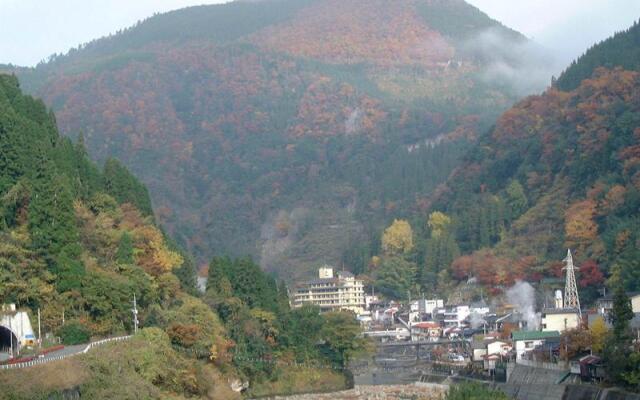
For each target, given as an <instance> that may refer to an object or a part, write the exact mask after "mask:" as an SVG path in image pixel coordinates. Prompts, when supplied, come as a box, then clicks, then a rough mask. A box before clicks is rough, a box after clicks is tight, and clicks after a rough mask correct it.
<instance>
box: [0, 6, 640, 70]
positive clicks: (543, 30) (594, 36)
mask: <svg viewBox="0 0 640 400" xmlns="http://www.w3.org/2000/svg"><path fill="white" fill-rule="evenodd" d="M344 1H349V0H344ZM390 1H392V0H390ZM468 1H469V2H470V3H472V4H474V5H475V6H477V7H478V8H480V9H481V10H483V11H485V12H486V13H487V14H489V16H491V17H493V18H495V19H497V20H499V21H501V22H502V23H504V24H505V25H507V26H509V27H511V28H514V29H516V30H518V31H520V32H522V33H523V34H525V35H526V36H528V37H530V38H533V39H534V40H535V41H537V42H538V43H540V44H541V45H543V46H545V47H547V48H549V49H551V50H552V51H554V53H556V54H558V55H559V56H560V57H561V58H563V59H564V60H567V61H568V60H571V59H573V58H575V57H576V56H578V55H580V54H581V53H582V52H584V50H586V48H587V47H589V46H590V45H591V44H593V43H594V42H596V41H599V40H602V39H604V38H606V37H607V36H610V35H611V34H613V33H614V32H615V31H619V30H622V29H624V28H627V27H628V26H630V25H631V24H632V23H633V21H634V20H637V19H638V18H640V0H468ZM224 2H225V1H224V0H209V1H207V0H0V63H13V64H15V65H34V64H36V63H37V62H38V61H40V60H42V59H43V58H46V57H47V56H49V55H51V54H53V53H63V52H66V51H67V50H69V48H71V47H75V46H77V45H78V44H80V43H85V42H88V41H90V40H92V39H95V38H98V37H101V36H104V35H107V34H109V33H112V32H115V31H117V30H118V29H122V28H125V27H128V26H130V25H132V24H134V23H135V22H136V21H138V20H140V19H144V18H146V17H148V16H151V15H152V14H153V13H155V12H164V11H169V10H173V9H177V8H182V7H187V6H191V5H197V4H203V3H206V4H212V3H224Z"/></svg>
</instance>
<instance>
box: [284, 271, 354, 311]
mask: <svg viewBox="0 0 640 400" xmlns="http://www.w3.org/2000/svg"><path fill="white" fill-rule="evenodd" d="M293 296H294V297H293V306H294V307H302V306H303V305H304V304H313V305H316V306H318V307H320V311H322V312H324V311H337V310H349V311H353V312H354V313H356V314H362V312H363V311H364V308H365V299H364V283H363V282H362V281H361V280H359V279H356V278H355V277H354V276H353V274H351V273H350V272H346V271H340V272H338V273H337V274H336V276H334V274H333V268H332V267H330V266H327V265H325V266H323V267H321V268H320V269H319V270H318V278H317V279H314V280H311V281H309V282H306V283H304V284H302V285H299V286H298V287H297V288H296V290H295V292H294V295H293Z"/></svg>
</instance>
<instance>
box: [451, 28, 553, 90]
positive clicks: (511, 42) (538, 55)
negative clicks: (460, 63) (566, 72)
mask: <svg viewBox="0 0 640 400" xmlns="http://www.w3.org/2000/svg"><path fill="white" fill-rule="evenodd" d="M462 51H463V52H464V53H465V54H467V55H469V56H470V57H472V59H474V60H475V61H476V62H478V63H479V64H480V65H482V67H481V71H480V79H481V81H482V82H484V83H486V84H488V85H491V86H498V87H500V86H502V87H506V88H508V89H509V90H510V91H511V92H512V93H513V94H515V95H518V96H526V95H531V94H535V93H539V92H541V91H542V90H544V89H546V88H547V87H549V86H550V85H551V77H552V76H554V75H555V76H557V75H558V74H559V73H560V72H561V71H562V70H563V68H564V67H565V65H562V63H561V62H560V61H559V60H558V58H557V57H555V56H554V55H553V54H552V52H551V51H550V50H548V49H545V48H544V47H542V46H540V45H539V44H537V43H535V42H533V41H531V40H525V39H523V38H517V37H514V36H513V35H509V34H508V33H505V32H503V31H500V30H497V29H487V30H485V31H483V32H482V33H480V34H479V35H477V36H475V37H474V38H472V39H469V40H467V41H466V42H464V44H463V45H462Z"/></svg>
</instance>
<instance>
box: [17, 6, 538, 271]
mask: <svg viewBox="0 0 640 400" xmlns="http://www.w3.org/2000/svg"><path fill="white" fill-rule="evenodd" d="M294 39H295V40H294ZM539 54H541V53H540V52H539V50H538V49H535V46H533V45H532V44H531V43H530V42H529V41H527V39H526V38H524V37H523V36H522V35H520V34H519V33H517V32H515V31H513V30H511V29H509V28H507V27H505V26H503V25H502V24H500V23H499V22H497V21H494V20H492V19H490V18H489V17H488V16H487V15H485V14H484V13H482V12H481V11H479V10H478V9H477V8H475V7H472V6H470V5H469V4H467V3H465V2H464V1H461V0H460V1H458V0H456V1H443V0H429V1H426V0H402V1H394V2H392V3H389V2H385V1H381V0H376V1H350V2H343V1H335V0H322V1H320V0H296V1H293V0H272V1H266V2H257V3H256V2H233V3H229V4H224V5H213V6H198V7H190V8H187V9H183V10H178V11H173V12H169V13H166V14H160V15H156V16H154V17H152V18H149V19H148V20H145V21H143V22H141V23H139V24H137V25H136V26H134V27H131V28H129V29H126V30H124V31H122V32H119V33H118V34H116V35H113V36H110V37H107V38H103V39H99V40H96V41H94V42H91V43H88V44H86V45H83V46H81V47H80V48H78V49H74V50H72V51H70V52H69V53H68V54H66V55H64V56H56V57H52V58H51V59H50V60H49V62H47V63H45V64H41V65H39V66H38V67H37V68H34V69H18V70H16V71H15V72H16V73H17V74H18V75H19V76H20V78H21V80H22V81H23V87H24V88H25V89H26V90H28V91H30V92H31V93H35V94H38V95H40V96H42V97H43V98H44V99H45V101H46V102H47V104H49V105H50V106H51V107H53V109H54V110H55V111H56V115H57V119H58V123H59V125H60V127H61V131H62V132H64V133H65V134H68V135H72V136H75V135H77V133H78V132H84V133H85V137H86V143H87V146H88V149H89V152H90V154H91V155H92V156H93V157H94V158H96V159H97V160H104V159H106V158H107V157H110V156H117V157H118V158H119V159H121V160H123V162H124V163H125V164H126V165H127V166H128V167H129V168H131V169H132V170H133V171H134V172H135V173H136V174H137V175H138V176H139V177H140V178H141V179H142V180H143V181H144V182H145V184H147V186H148V187H149V190H150V192H151V196H152V199H153V203H154V208H155V210H156V212H157V214H158V218H159V220H160V221H161V222H162V223H163V225H165V226H166V227H167V228H168V231H169V232H170V233H171V234H172V236H173V237H175V238H177V240H178V241H179V242H180V243H182V244H183V245H185V246H186V247H187V248H188V249H189V250H191V251H193V252H194V253H195V254H196V255H197V256H198V257H199V258H200V260H206V259H208V258H209V257H210V256H211V255H213V254H234V255H239V254H246V253H249V254H252V255H253V256H254V257H256V258H257V259H259V260H260V262H261V264H262V266H263V267H265V268H267V269H269V270H274V271H278V272H281V273H285V274H286V276H288V277H295V276H297V275H305V274H307V273H308V271H310V270H311V269H312V268H313V266H314V265H315V264H316V263H317V262H319V261H320V260H322V261H326V262H331V263H340V262H342V261H344V260H345V259H347V260H349V261H350V262H351V263H355V264H358V265H354V266H352V267H353V268H355V269H358V268H361V267H362V265H363V264H364V262H365V261H364V260H365V259H366V257H367V255H368V254H369V253H371V252H372V251H375V247H376V246H377V244H376V243H377V242H378V239H377V235H378V233H377V232H378V231H379V228H380V227H381V226H384V225H385V224H386V223H387V222H388V221H389V220H390V219H392V218H394V217H398V216H402V215H405V214H410V213H414V212H416V211H419V210H421V209H422V208H423V207H424V205H425V204H426V202H427V198H428V197H429V196H430V194H431V192H432V191H433V189H434V188H435V187H436V186H437V185H438V184H439V183H441V182H442V181H443V180H444V179H445V178H446V177H447V176H448V175H449V173H450V172H451V170H452V169H453V168H454V167H455V166H456V165H457V163H458V160H459V158H460V156H461V155H462V154H463V153H464V152H465V151H466V149H467V148H468V147H469V146H470V145H471V144H472V143H473V142H474V141H475V138H476V137H477V135H478V134H479V133H480V132H482V131H484V130H485V129H487V128H488V127H489V126H490V125H491V124H492V123H493V121H494V120H495V118H496V117H497V116H498V114H499V113H500V112H501V111H503V110H505V109H506V108H508V107H509V106H510V105H511V104H512V103H513V102H514V101H515V100H517V99H518V98H520V97H521V96H522V95H524V94H528V93H530V92H532V91H539V90H541V89H543V88H544V87H545V86H546V85H547V84H548V83H549V78H548V77H545V76H544V75H545V74H544V73H534V71H536V72H538V71H540V70H541V67H540V66H542V65H545V61H544V60H542V59H541V58H540V57H539ZM354 243H370V245H366V246H363V247H362V249H361V250H359V256H358V257H357V260H359V261H353V260H354V258H353V255H349V254H348V253H350V252H353V251H352V250H351V247H353V246H351V245H352V244H354Z"/></svg>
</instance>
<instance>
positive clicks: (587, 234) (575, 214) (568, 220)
mask: <svg viewBox="0 0 640 400" xmlns="http://www.w3.org/2000/svg"><path fill="white" fill-rule="evenodd" d="M596 205H597V204H596V202H595V201H593V200H584V201H580V202H577V203H574V204H572V205H571V206H570V207H569V208H568V209H567V211H566V212H565V235H566V238H567V243H566V244H567V246H569V247H584V246H586V245H588V244H590V243H592V242H593V241H594V240H595V238H596V237H597V235H598V226H597V225H596V223H595V221H594V220H593V217H594V216H595V214H596Z"/></svg>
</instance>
